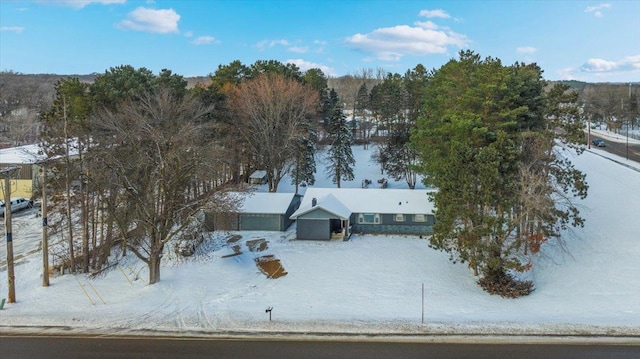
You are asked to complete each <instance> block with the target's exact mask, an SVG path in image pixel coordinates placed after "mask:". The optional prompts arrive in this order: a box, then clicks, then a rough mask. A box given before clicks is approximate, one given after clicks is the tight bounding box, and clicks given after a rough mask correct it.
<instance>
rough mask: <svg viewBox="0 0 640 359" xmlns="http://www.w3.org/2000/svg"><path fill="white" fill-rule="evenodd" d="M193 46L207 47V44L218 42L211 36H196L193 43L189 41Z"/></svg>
mask: <svg viewBox="0 0 640 359" xmlns="http://www.w3.org/2000/svg"><path fill="white" fill-rule="evenodd" d="M191 43H192V44H194V45H208V44H219V43H220V41H218V40H216V38H215V37H213V36H198V37H197V38H195V39H194V40H193V41H191Z"/></svg>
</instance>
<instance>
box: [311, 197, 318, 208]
mask: <svg viewBox="0 0 640 359" xmlns="http://www.w3.org/2000/svg"><path fill="white" fill-rule="evenodd" d="M316 204H318V199H317V198H315V197H313V198H312V199H311V207H315V206H316Z"/></svg>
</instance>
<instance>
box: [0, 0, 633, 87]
mask: <svg viewBox="0 0 640 359" xmlns="http://www.w3.org/2000/svg"><path fill="white" fill-rule="evenodd" d="M461 49H471V50H473V51H475V52H477V53H479V54H480V55H481V56H483V57H486V56H491V57H497V58H499V59H501V60H502V61H503V63H505V64H512V63H514V62H516V61H523V62H527V63H530V62H536V63H538V65H540V66H541V67H542V69H543V70H544V76H545V78H546V79H549V80H568V79H575V80H581V81H588V82H607V81H608V82H629V81H634V82H636V81H640V0H633V1H612V0H609V1H607V2H601V1H578V0H574V1H551V0H548V1H544V0H538V1H506V0H504V1H471V0H469V1H462V0H460V1H409V0H406V1H364V0H362V1H356V0H345V1H338V0H326V1H295V0H289V1H258V0H254V1H221V0H212V1H204V0H200V1H199V0H183V1H162V0H156V1H132V0H66V1H65V0H49V1H44V0H40V1H19V0H13V1H12V0H0V70H13V71H17V72H22V73H56V74H88V73H92V72H98V73H102V72H104V71H105V70H107V69H109V68H110V67H113V66H118V65H123V64H129V65H132V66H134V67H146V68H148V69H150V70H152V71H153V72H154V73H158V72H159V71H160V70H161V69H163V68H167V69H170V70H172V71H173V72H175V73H178V74H181V75H184V76H197V75H208V74H210V73H213V72H214V71H215V70H216V69H217V67H218V65H220V64H228V63H230V62H231V61H233V60H240V61H242V63H244V64H246V65H250V64H252V63H253V62H255V61H256V60H270V59H274V60H279V61H281V62H292V63H295V64H297V65H298V66H299V67H300V68H301V69H302V70H306V69H309V68H312V67H317V68H320V69H322V70H323V71H324V73H325V74H327V75H330V76H340V75H346V74H354V73H358V72H360V71H361V70H362V69H364V68H371V69H374V70H375V69H377V68H383V69H385V70H387V71H390V72H398V73H404V72H405V71H406V70H407V69H410V68H413V67H415V66H416V65H417V64H422V65H424V66H425V67H427V68H429V69H431V68H439V67H440V66H442V65H443V64H445V63H446V62H447V61H448V60H449V59H451V58H455V57H457V53H458V51H460V50H461Z"/></svg>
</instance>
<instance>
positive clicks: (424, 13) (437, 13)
mask: <svg viewBox="0 0 640 359" xmlns="http://www.w3.org/2000/svg"><path fill="white" fill-rule="evenodd" d="M419 16H421V17H426V18H429V19H431V18H434V17H439V18H442V19H450V18H451V15H449V14H448V13H447V12H446V11H444V10H442V9H437V10H420V14H419Z"/></svg>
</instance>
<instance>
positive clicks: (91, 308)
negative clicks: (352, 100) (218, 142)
mask: <svg viewBox="0 0 640 359" xmlns="http://www.w3.org/2000/svg"><path fill="white" fill-rule="evenodd" d="M371 151H372V150H368V151H364V150H362V149H361V148H357V149H356V150H355V151H354V152H355V155H356V160H357V166H358V170H357V175H356V179H355V180H354V181H352V182H349V183H346V184H345V187H360V184H361V181H362V179H364V178H367V179H371V180H374V181H373V182H374V184H375V180H376V179H378V178H381V177H382V176H383V175H381V174H380V170H379V169H378V167H377V166H376V165H375V164H374V163H372V162H369V156H370V154H371ZM599 151H600V150H598V149H595V150H594V152H599ZM594 152H585V153H584V154H583V155H582V156H575V155H574V154H573V153H572V152H570V151H566V155H567V156H569V157H571V159H572V161H573V162H574V163H575V164H576V166H577V167H578V168H580V169H581V170H583V171H584V172H586V173H587V176H588V177H587V180H588V182H589V185H590V189H589V197H588V198H587V199H586V200H584V201H582V202H581V204H580V206H581V211H582V213H583V215H584V216H585V217H586V219H587V222H586V226H585V227H584V228H578V229H575V230H573V231H569V232H567V233H565V235H564V241H565V244H564V247H565V249H566V250H562V249H561V248H560V247H559V246H554V245H545V246H544V247H543V251H542V255H541V256H539V257H537V258H536V260H535V263H534V267H533V270H532V271H531V272H530V273H528V274H527V275H528V276H529V277H530V279H532V280H534V282H535V286H536V290H535V291H534V292H533V293H532V294H531V295H529V296H527V297H524V298H520V299H515V300H514V299H503V298H501V297H497V296H491V295H489V294H487V293H485V292H483V291H482V290H481V288H480V287H479V286H478V285H477V284H476V283H475V280H476V279H475V278H474V277H473V276H472V273H471V271H470V270H468V269H467V267H466V265H464V264H459V263H458V264H454V263H452V262H450V261H449V259H448V255H447V254H446V253H442V252H438V251H435V250H433V249H430V248H429V247H428V239H420V238H417V237H410V236H369V235H366V236H363V235H353V236H352V237H351V240H350V241H348V242H344V241H332V242H304V241H292V240H290V238H291V237H292V235H291V231H293V228H290V229H289V232H288V233H283V232H240V233H238V234H239V235H241V236H242V239H240V240H239V241H238V242H236V243H234V245H239V249H240V252H241V254H238V255H232V254H234V251H233V249H232V245H231V244H227V243H226V242H225V240H224V236H222V235H220V234H212V235H211V236H210V237H209V238H208V239H207V240H206V241H205V242H204V244H203V245H202V247H201V248H200V249H199V250H198V251H197V253H196V255H195V256H194V257H190V258H187V259H185V258H179V257H177V256H176V255H175V254H173V252H172V251H170V250H168V251H167V254H166V255H165V257H164V258H163V266H162V272H161V274H162V280H161V282H160V283H158V284H156V285H153V286H149V285H147V284H146V280H147V276H148V273H147V270H146V267H145V265H144V264H143V263H141V262H140V261H138V260H136V259H135V258H133V257H130V258H127V260H126V261H124V262H122V263H121V264H120V266H118V267H114V268H113V269H112V270H110V271H108V272H106V273H105V274H103V275H101V276H98V277H96V278H94V279H90V278H88V277H87V276H85V275H76V276H72V275H65V276H60V277H54V278H52V279H51V286H50V287H48V288H44V287H42V279H41V265H42V259H41V256H40V252H34V253H31V254H28V255H27V256H26V258H22V259H20V260H19V264H18V265H17V266H16V268H15V269H16V283H17V284H16V297H17V303H15V304H6V305H5V308H4V310H2V311H0V330H3V331H9V330H11V331H16V330H40V329H41V328H42V327H50V326H53V327H57V328H59V329H62V330H65V331H89V332H118V333H127V332H139V331H150V330H153V331H170V332H178V333H184V334H193V333H195V332H200V331H202V332H208V333H221V332H247V333H249V332H251V333H255V332H273V331H275V332H297V333H307V332H325V333H339V332H347V333H410V334H412V333H484V334H495V333H507V334H527V333H535V334H549V333H559V334H584V333H595V334H607V335H616V334H627V335H628V334H632V335H640V172H639V171H640V170H639V169H640V165H639V164H632V165H633V166H632V167H635V169H634V168H629V167H625V166H621V165H620V164H618V163H615V162H613V161H610V160H609V159H606V158H603V157H601V156H598V155H596V154H595V153H594ZM620 160H621V161H624V159H620ZM318 168H319V169H321V168H323V166H322V165H321V164H319V165H318ZM317 180H318V183H317V184H316V186H318V187H330V186H332V185H331V184H330V183H327V180H326V179H325V176H324V175H323V174H319V175H318V179H317ZM389 187H390V188H406V184H404V183H402V182H393V181H391V182H390V186H389ZM422 188H424V187H422ZM292 189H293V187H292V186H289V185H288V180H287V179H285V180H284V181H283V183H282V186H281V188H280V191H284V192H286V191H292ZM373 200H375V199H372V201H373ZM14 222H15V223H14V243H15V245H16V248H19V250H20V251H24V252H33V251H34V250H35V249H37V248H38V241H39V239H40V222H39V219H38V218H35V217H34V216H33V214H25V215H20V216H16V217H15V218H14ZM254 238H265V239H266V240H267V241H268V244H267V248H266V249H264V250H263V251H251V250H249V248H247V246H246V241H247V240H250V239H254ZM1 245H2V249H1V250H0V258H3V259H4V257H5V251H6V250H5V241H4V239H3V240H2V242H1ZM268 254H270V255H273V256H274V257H275V258H277V259H279V260H280V261H281V263H282V265H283V267H284V270H286V272H287V273H288V274H287V275H285V276H283V277H280V278H278V279H269V278H267V277H266V276H265V275H264V274H263V273H261V272H260V270H259V269H258V268H257V267H256V263H255V261H254V258H256V257H258V256H262V255H268ZM6 275H7V273H6V264H4V263H2V266H1V267H0V277H1V278H3V279H2V280H1V281H0V298H4V297H5V296H6V292H7V288H6V280H5V279H4V278H6ZM136 277H137V279H136ZM423 285H424V323H422V308H423V307H422V286H423ZM269 307H273V311H272V319H273V320H272V321H269V315H268V314H267V313H266V312H265V309H267V308H269ZM25 327H26V329H25ZM51 330H52V329H51V328H50V329H47V331H51Z"/></svg>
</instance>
